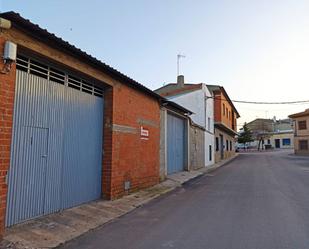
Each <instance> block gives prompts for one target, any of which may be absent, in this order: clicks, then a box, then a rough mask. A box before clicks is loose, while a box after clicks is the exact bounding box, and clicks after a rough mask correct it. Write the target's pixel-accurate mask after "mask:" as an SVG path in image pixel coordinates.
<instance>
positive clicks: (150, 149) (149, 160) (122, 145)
mask: <svg viewBox="0 0 309 249" xmlns="http://www.w3.org/2000/svg"><path fill="white" fill-rule="evenodd" d="M111 96H112V97H111ZM111 98H112V99H113V105H112V107H111V108H112V109H113V112H112V118H110V117H108V115H107V111H108V110H106V112H105V115H106V116H105V129H104V131H105V135H104V139H105V141H107V139H110V137H106V135H107V134H111V135H112V136H111V139H112V143H111V144H110V143H107V142H106V143H104V146H105V147H104V153H105V158H104V160H103V161H104V163H103V194H105V197H106V198H110V199H114V198H117V197H119V196H122V195H124V194H125V191H124V182H125V181H130V182H131V189H130V191H135V190H138V189H142V188H145V187H149V186H152V185H154V184H156V183H158V182H159V144H160V127H159V126H160V107H159V103H158V101H157V100H156V99H154V98H152V97H149V96H147V95H145V94H143V93H141V92H140V91H136V90H134V89H132V88H129V87H128V86H125V85H121V86H119V85H118V86H116V87H114V89H113V90H110V91H109V92H108V93H107V94H106V96H105V99H106V102H105V107H106V109H109V108H110V107H109V106H108V102H109V99H111ZM110 120H112V124H111V122H110ZM115 126H117V127H116V128H115ZM119 126H121V127H124V129H123V130H121V129H119ZM141 126H143V127H144V128H145V129H148V130H149V139H148V140H143V139H141V135H140V129H141ZM106 133H107V134H106ZM109 161H111V163H110V162H109ZM104 173H105V174H106V175H105V176H104ZM108 174H111V177H110V179H107V176H108ZM109 181H110V182H109ZM104 187H106V189H104ZM109 187H110V191H108V190H109V189H108V188H109Z"/></svg>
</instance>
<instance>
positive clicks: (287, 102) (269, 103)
mask: <svg viewBox="0 0 309 249" xmlns="http://www.w3.org/2000/svg"><path fill="white" fill-rule="evenodd" d="M206 98H207V99H214V100H221V101H226V102H229V100H227V99H222V98H217V97H209V96H207V97H206ZM231 101H232V102H235V103H240V104H254V105H292V104H309V100H296V101H281V102H266V101H246V100H231Z"/></svg>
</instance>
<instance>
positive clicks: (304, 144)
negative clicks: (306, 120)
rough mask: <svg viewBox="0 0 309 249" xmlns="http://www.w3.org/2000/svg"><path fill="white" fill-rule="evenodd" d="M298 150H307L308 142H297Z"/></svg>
mask: <svg viewBox="0 0 309 249" xmlns="http://www.w3.org/2000/svg"><path fill="white" fill-rule="evenodd" d="M299 150H308V140H299Z"/></svg>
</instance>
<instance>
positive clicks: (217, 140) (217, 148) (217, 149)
mask: <svg viewBox="0 0 309 249" xmlns="http://www.w3.org/2000/svg"><path fill="white" fill-rule="evenodd" d="M216 151H219V138H218V137H216Z"/></svg>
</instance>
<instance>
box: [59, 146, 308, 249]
mask: <svg viewBox="0 0 309 249" xmlns="http://www.w3.org/2000/svg"><path fill="white" fill-rule="evenodd" d="M290 153H291V152H267V153H251V154H241V155H240V156H239V157H238V158H237V159H236V160H234V161H233V162H231V163H230V164H228V165H226V166H224V167H222V168H220V169H218V170H217V171H215V172H213V173H212V175H208V176H203V177H201V178H198V179H196V180H194V181H191V182H190V183H188V184H186V185H185V186H184V187H182V188H179V189H177V190H176V191H174V192H172V193H170V194H168V195H165V196H163V197H161V198H159V199H156V200H154V201H152V202H150V203H149V204H147V205H146V206H144V207H142V208H139V209H137V210H135V211H133V212H131V213H130V214H128V215H126V216H123V217H121V218H119V219H118V220H116V221H114V222H112V223H109V224H107V225H105V226H103V227H101V228H99V229H97V230H95V231H92V232H90V233H88V234H86V235H84V236H82V237H80V238H78V239H76V240H74V241H72V242H70V243H68V244H66V245H65V246H63V247H61V248H62V249H64V248H66V249H69V248H72V249H73V248H74V249H78V248H82V249H86V248H87V249H90V248H93V249H101V248H102V249H105V248H108V249H159V248H176V249H200V248H201V249H242V248H243V249H276V248H278V249H283V248H289V249H308V248H309V157H307V158H306V157H296V156H294V155H291V154H290Z"/></svg>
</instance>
